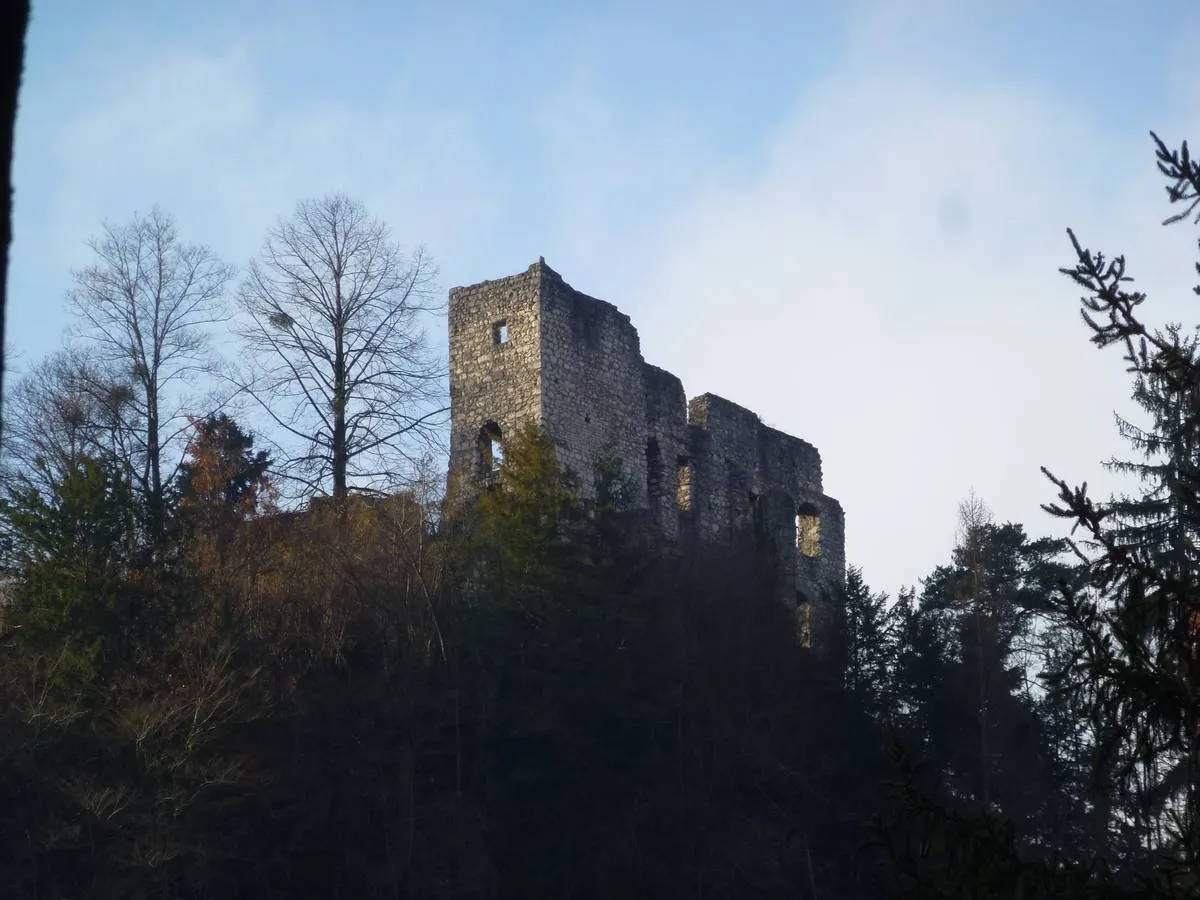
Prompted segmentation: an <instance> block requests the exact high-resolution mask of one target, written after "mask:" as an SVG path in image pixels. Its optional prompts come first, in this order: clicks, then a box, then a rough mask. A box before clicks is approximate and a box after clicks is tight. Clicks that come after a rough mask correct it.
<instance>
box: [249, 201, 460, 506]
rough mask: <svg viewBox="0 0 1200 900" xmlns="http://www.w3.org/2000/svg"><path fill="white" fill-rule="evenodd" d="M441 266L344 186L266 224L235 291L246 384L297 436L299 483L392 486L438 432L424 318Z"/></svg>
mask: <svg viewBox="0 0 1200 900" xmlns="http://www.w3.org/2000/svg"><path fill="white" fill-rule="evenodd" d="M436 275H437V271H436V269H435V267H434V265H433V262H432V260H431V259H430V257H429V256H428V255H427V254H426V253H425V251H424V250H422V249H418V250H416V251H415V252H413V253H412V254H411V255H405V254H403V253H402V252H401V250H400V248H399V246H398V245H397V244H395V243H394V242H393V241H392V239H391V235H390V232H389V230H388V228H387V226H386V225H385V224H384V223H383V222H381V221H379V220H378V219H375V218H372V217H371V216H370V215H368V213H367V210H366V209H365V208H364V207H363V206H362V204H360V203H357V202H355V201H353V200H351V199H349V198H347V197H345V196H343V195H341V194H332V195H328V196H325V197H322V198H320V199H313V200H305V201H303V202H301V203H300V204H299V205H298V206H297V207H296V211H295V214H294V215H293V216H292V218H291V219H287V220H280V222H279V223H278V224H277V225H276V226H275V227H274V228H272V229H271V231H270V232H269V233H268V235H267V238H266V241H265V242H264V245H263V249H262V253H261V256H260V258H259V259H258V260H255V261H254V262H252V263H251V264H250V269H249V272H248V274H247V276H246V278H245V280H244V281H243V283H242V285H241V290H240V292H239V300H240V304H241V308H242V310H243V312H244V313H245V319H244V322H243V325H242V329H241V332H242V336H243V338H244V340H245V345H246V349H247V350H248V351H249V353H248V357H249V360H250V367H249V369H248V371H247V373H246V375H245V378H244V379H243V382H242V387H243V388H244V389H245V390H246V392H247V393H249V395H250V396H251V397H253V398H254V400H255V401H256V402H257V403H258V404H259V405H260V406H261V407H262V408H263V409H264V410H265V411H266V413H267V415H268V416H270V418H271V419H272V420H273V421H274V423H275V424H276V425H277V426H278V428H279V429H281V430H282V432H284V433H285V434H286V435H287V436H288V437H289V438H290V439H291V440H289V441H288V444H289V445H290V449H289V448H288V447H283V448H281V449H282V453H281V457H282V464H281V466H280V468H279V470H278V471H279V473H280V474H281V475H283V476H284V477H286V478H288V479H289V480H290V481H291V483H292V485H293V486H294V487H298V488H299V492H300V493H302V494H305V495H312V494H316V493H320V492H323V491H325V490H327V487H326V486H327V485H329V484H330V482H332V490H331V493H332V494H333V496H334V497H335V498H339V499H340V498H343V497H345V496H346V493H347V491H348V489H349V486H350V483H351V481H352V480H353V481H354V483H355V486H356V487H360V488H366V489H377V488H381V487H387V486H389V485H391V484H394V483H395V481H396V480H397V477H398V476H399V475H401V474H403V473H402V472H401V471H400V468H401V467H404V468H405V469H411V468H412V467H413V466H414V465H415V463H416V462H417V460H419V459H420V457H421V455H422V452H423V451H424V450H426V449H427V448H428V446H429V445H430V443H431V442H433V441H434V440H435V439H436V437H437V435H438V427H439V425H440V424H441V420H442V418H443V416H444V414H445V412H446V406H445V403H444V400H443V397H442V390H443V388H442V382H443V377H444V370H443V368H442V366H441V365H440V363H439V362H438V360H436V359H435V358H434V355H433V354H432V352H431V350H430V347H429V343H428V340H427V337H426V333H425V330H424V328H423V327H422V316H423V314H425V313H427V312H430V311H432V310H433V309H434V297H435V292H436V287H435V278H436Z"/></svg>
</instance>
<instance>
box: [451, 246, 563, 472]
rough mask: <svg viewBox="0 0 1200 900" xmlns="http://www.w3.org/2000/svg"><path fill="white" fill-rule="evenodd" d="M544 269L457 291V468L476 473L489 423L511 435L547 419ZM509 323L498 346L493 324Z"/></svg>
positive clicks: (454, 409) (453, 319) (454, 436)
mask: <svg viewBox="0 0 1200 900" xmlns="http://www.w3.org/2000/svg"><path fill="white" fill-rule="evenodd" d="M540 279H541V275H540V272H539V271H538V269H537V264H534V265H533V266H530V267H529V269H528V270H526V271H525V272H523V273H521V274H519V275H513V276H511V277H509V278H501V279H498V280H495V281H485V282H483V283H482V284H476V285H472V286H471V287H459V288H454V289H453V290H451V291H450V308H449V327H450V406H451V422H450V471H451V473H452V475H458V476H463V477H467V478H469V477H472V476H474V475H476V474H477V471H476V470H477V460H476V455H477V449H476V448H477V442H478V436H479V431H480V429H481V428H482V427H483V426H484V424H486V423H487V422H489V421H493V422H495V423H496V424H497V425H499V426H500V428H501V430H502V431H503V433H504V434H505V435H509V434H512V433H513V431H514V430H515V429H517V428H519V427H521V425H522V424H523V423H524V422H526V421H533V422H535V423H537V422H539V421H540V418H541V390H542V360H541V349H540V346H541V338H540V332H541V324H540V303H539V297H538V290H539V286H540ZM502 321H503V322H504V323H505V324H506V325H507V326H508V343H506V344H497V343H496V336H495V332H494V330H493V329H494V327H495V326H496V324H497V323H499V322H502Z"/></svg>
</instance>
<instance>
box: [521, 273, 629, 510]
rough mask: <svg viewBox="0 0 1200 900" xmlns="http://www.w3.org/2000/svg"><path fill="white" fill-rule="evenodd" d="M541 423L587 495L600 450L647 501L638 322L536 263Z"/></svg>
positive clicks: (591, 488) (599, 457) (591, 486)
mask: <svg viewBox="0 0 1200 900" xmlns="http://www.w3.org/2000/svg"><path fill="white" fill-rule="evenodd" d="M538 268H539V270H540V277H541V282H540V284H541V326H542V330H541V359H542V411H541V412H542V417H541V424H542V426H543V428H545V430H546V432H547V433H548V434H549V435H550V436H551V437H552V439H553V440H554V442H555V444H556V445H557V447H558V452H559V459H560V461H561V462H562V463H563V465H565V466H566V467H567V468H569V469H571V470H572V471H574V472H575V473H576V474H577V475H578V476H579V481H580V490H581V493H582V494H583V496H584V497H585V498H586V499H591V498H592V497H593V494H594V492H593V472H594V468H595V464H596V462H597V461H598V460H600V459H601V457H602V456H611V457H613V458H615V459H616V460H619V461H620V463H621V466H622V469H623V471H624V472H625V473H626V474H627V475H628V476H629V478H630V479H631V483H632V484H633V487H634V491H635V498H636V503H637V505H638V506H639V507H641V506H644V505H645V503H646V492H645V485H646V456H645V441H646V424H645V417H644V415H643V408H644V406H645V400H644V396H645V386H644V381H643V378H642V367H643V365H644V362H643V360H642V352H641V347H640V343H639V341H638V333H637V329H636V328H634V327H633V325H632V324H631V323H630V321H629V317H628V316H627V315H625V314H624V313H622V312H621V311H620V310H619V309H617V308H616V307H615V306H613V305H612V304H611V303H605V302H604V301H603V300H597V299H595V298H594V297H588V296H586V295H585V294H581V293H579V292H578V291H576V290H574V289H573V288H572V287H571V286H570V285H568V284H567V283H566V282H565V281H563V280H562V278H561V277H560V276H559V275H558V273H556V272H554V271H553V270H551V269H550V268H549V267H548V266H545V265H544V264H539V266H538Z"/></svg>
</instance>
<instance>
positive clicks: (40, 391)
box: [0, 347, 136, 490]
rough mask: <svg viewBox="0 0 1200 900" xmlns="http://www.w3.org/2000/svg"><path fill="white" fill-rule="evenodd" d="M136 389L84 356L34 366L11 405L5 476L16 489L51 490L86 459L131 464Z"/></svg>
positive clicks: (74, 352)
mask: <svg viewBox="0 0 1200 900" xmlns="http://www.w3.org/2000/svg"><path fill="white" fill-rule="evenodd" d="M133 397H134V387H133V385H132V384H131V383H130V381H129V379H127V378H123V377H122V376H121V374H120V373H114V372H111V371H108V370H106V368H105V367H104V366H102V365H100V364H99V363H98V362H97V361H96V360H95V359H94V358H92V357H89V356H88V354H86V353H85V352H83V350H82V349H81V348H78V347H75V348H67V349H64V350H59V351H58V352H56V353H53V354H51V355H50V356H48V357H46V358H45V359H43V360H42V361H41V362H39V363H37V364H36V365H34V366H32V367H31V368H30V369H29V370H28V371H27V372H26V373H25V374H24V375H23V377H22V378H21V379H20V380H19V381H17V382H16V383H15V384H14V385H13V387H12V392H11V394H10V396H9V397H8V400H7V406H8V418H7V426H8V427H7V430H6V433H5V435H4V443H3V448H2V451H3V452H2V454H0V474H2V475H3V478H4V480H5V483H6V484H8V485H9V486H10V487H18V486H20V487H38V488H41V489H43V490H46V489H49V487H50V485H52V484H56V483H59V482H61V481H62V479H63V478H64V477H65V476H66V473H67V472H68V471H70V470H71V469H72V468H73V467H74V466H75V465H77V464H78V463H79V461H80V459H81V458H82V457H83V456H84V455H91V456H110V457H117V458H121V459H124V458H128V457H129V455H130V454H131V452H132V449H131V439H132V437H133V434H132V433H131V425H136V421H135V420H134V419H133V413H132V412H131V410H130V409H129V406H130V404H131V401H132V399H133Z"/></svg>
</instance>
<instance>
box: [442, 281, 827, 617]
mask: <svg viewBox="0 0 1200 900" xmlns="http://www.w3.org/2000/svg"><path fill="white" fill-rule="evenodd" d="M449 325H450V407H451V436H450V477H451V479H454V480H457V481H458V483H460V484H467V485H472V484H475V485H478V484H481V483H483V482H485V481H486V480H488V479H489V478H490V477H491V475H492V473H493V471H494V469H495V468H496V467H497V466H498V464H499V462H500V460H501V459H502V455H503V442H504V436H505V435H506V434H511V433H514V431H515V430H516V429H518V428H520V427H521V426H522V425H523V424H524V423H526V422H532V423H534V424H535V425H537V426H538V427H540V429H541V430H542V432H543V433H544V434H546V435H547V436H548V437H549V438H550V439H551V440H552V441H553V442H554V444H555V446H556V448H557V452H558V456H559V460H560V462H561V463H562V464H563V465H564V467H566V468H567V469H569V470H570V471H573V472H575V473H576V474H577V475H580V476H583V477H581V478H580V490H581V493H582V494H583V496H584V499H585V500H587V499H591V494H592V492H593V491H594V488H593V485H592V481H591V478H590V477H589V476H590V475H591V474H592V473H593V472H594V471H595V467H596V464H597V462H598V461H599V460H600V458H601V456H602V455H608V456H611V457H615V458H616V459H619V460H620V462H621V466H622V470H623V471H624V472H625V473H626V474H627V475H628V476H629V477H630V478H631V481H632V484H631V486H632V488H633V490H634V494H635V498H634V505H635V507H636V508H638V509H641V510H643V511H645V513H646V516H647V518H648V519H649V524H650V527H651V528H652V529H653V530H654V532H656V533H657V534H658V535H659V536H660V537H661V539H662V540H663V541H664V542H665V543H667V544H671V545H676V546H683V545H686V544H688V543H689V542H698V543H701V544H707V543H716V544H728V543H733V542H735V541H737V540H739V539H742V538H752V539H753V540H755V541H756V542H757V543H758V545H759V546H769V547H771V548H773V552H774V553H775V555H776V562H777V565H778V566H779V572H780V576H781V583H782V584H783V586H784V587H783V594H784V600H785V602H787V603H788V604H789V605H791V606H793V607H794V609H795V611H796V613H797V622H798V627H800V628H801V629H802V630H803V631H804V632H806V633H809V634H811V632H812V630H813V629H814V628H818V629H819V628H820V619H821V618H823V616H821V615H819V610H817V609H814V607H813V605H812V601H813V600H815V599H818V598H820V597H821V596H822V593H823V589H824V588H827V587H830V586H832V585H834V584H836V583H840V582H841V580H842V579H843V578H844V576H845V544H844V518H843V513H842V508H841V505H840V504H839V503H838V502H837V501H836V500H834V499H833V498H832V497H829V496H826V495H825V494H824V493H823V491H822V485H821V456H820V454H819V453H818V452H817V449H816V448H815V447H813V446H812V445H811V444H809V443H807V442H806V441H803V440H801V439H799V438H796V437H792V436H791V435H789V434H785V433H783V432H781V431H778V430H776V429H774V428H769V427H768V426H766V425H764V424H763V423H762V421H761V420H760V419H759V417H758V416H757V415H755V414H754V413H753V412H751V411H750V410H748V409H745V408H743V407H741V406H738V405H737V404H735V403H731V402H730V401H728V400H725V399H723V398H721V397H718V396H716V395H715V394H701V395H700V396H698V397H695V398H693V399H692V400H691V401H688V400H687V399H686V396H685V394H684V391H683V384H682V382H681V381H680V380H679V378H677V377H676V376H675V375H672V374H671V373H670V372H667V371H665V370H663V369H660V368H658V367H657V366H653V365H651V364H649V363H647V362H646V361H645V360H644V359H643V358H642V353H641V346H640V342H639V340H638V333H637V329H636V328H634V327H633V325H632V323H631V322H630V320H629V317H628V316H626V315H625V314H624V313H622V312H621V311H620V310H619V309H617V308H616V307H615V306H613V305H612V304H611V303H606V302H605V301H603V300H597V299H595V298H594V297H589V296H587V295H585V294H582V293H580V292H579V291H576V290H574V289H573V288H572V287H571V286H570V285H568V284H567V283H566V282H565V281H564V280H563V279H562V277H561V276H559V275H558V273H556V272H555V271H553V270H552V269H551V268H550V267H549V266H547V265H546V263H545V260H544V259H539V260H538V262H536V263H534V264H533V265H532V266H530V267H529V268H528V269H527V270H526V271H524V272H522V273H520V274H518V275H512V276H510V277H507V278H500V279H497V280H493V281H485V282H482V283H481V284H475V285H471V286H470V287H458V288H454V289H452V290H451V291H450V309H449Z"/></svg>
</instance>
